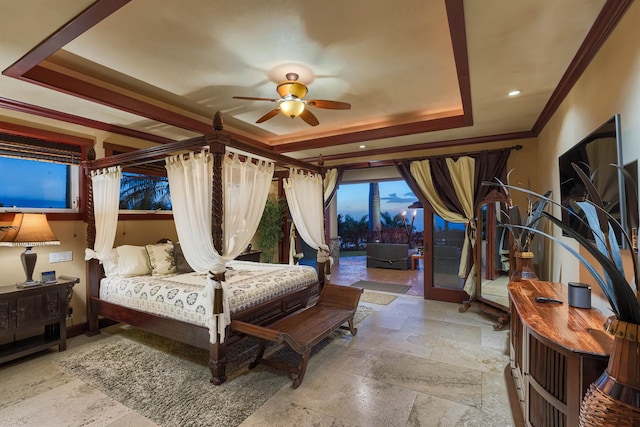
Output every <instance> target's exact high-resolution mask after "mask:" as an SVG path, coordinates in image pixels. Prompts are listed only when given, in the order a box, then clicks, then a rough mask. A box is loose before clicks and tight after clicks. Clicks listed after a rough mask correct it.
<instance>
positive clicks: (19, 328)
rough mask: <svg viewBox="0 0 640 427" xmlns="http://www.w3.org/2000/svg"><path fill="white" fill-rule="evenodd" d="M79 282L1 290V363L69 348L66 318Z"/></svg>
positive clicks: (62, 280)
mask: <svg viewBox="0 0 640 427" xmlns="http://www.w3.org/2000/svg"><path fill="white" fill-rule="evenodd" d="M78 281H79V280H78V279H77V278H71V277H61V278H60V279H59V280H58V282H57V283H54V284H42V285H37V286H34V287H30V288H24V289H18V288H17V287H16V285H11V286H3V287H0V363H4V362H7V361H9V360H13V359H16V358H18V357H22V356H25V355H27V354H31V353H35V352H37V351H41V350H44V349H47V348H49V347H52V346H55V345H57V346H58V347H59V350H60V351H63V350H65V349H66V348H67V328H66V317H67V308H68V306H69V299H70V297H71V292H72V290H73V285H75V284H76V283H78Z"/></svg>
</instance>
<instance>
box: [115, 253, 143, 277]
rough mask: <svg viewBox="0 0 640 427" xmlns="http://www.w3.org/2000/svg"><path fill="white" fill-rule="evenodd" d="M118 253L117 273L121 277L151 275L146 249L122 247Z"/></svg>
mask: <svg viewBox="0 0 640 427" xmlns="http://www.w3.org/2000/svg"><path fill="white" fill-rule="evenodd" d="M116 250H117V251H118V272H119V273H120V275H121V276H125V277H132V276H145V275H148V274H151V265H149V256H148V255H147V248H145V247H144V246H132V245H122V246H118V247H117V248H116Z"/></svg>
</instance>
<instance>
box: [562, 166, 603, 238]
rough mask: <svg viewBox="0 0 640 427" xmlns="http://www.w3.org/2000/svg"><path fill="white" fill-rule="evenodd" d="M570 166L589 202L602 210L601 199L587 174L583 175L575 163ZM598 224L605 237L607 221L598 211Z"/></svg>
mask: <svg viewBox="0 0 640 427" xmlns="http://www.w3.org/2000/svg"><path fill="white" fill-rule="evenodd" d="M571 166H572V167H573V169H574V170H575V171H576V173H577V174H578V177H579V178H580V180H581V181H582V183H583V184H584V186H585V188H586V189H587V192H588V193H589V200H591V201H592V202H593V204H594V205H596V206H599V207H601V208H602V209H603V210H604V203H602V197H600V193H599V192H598V189H597V188H596V187H595V185H593V182H592V178H589V177H588V176H587V174H585V173H584V171H583V170H582V169H580V167H579V166H578V165H576V164H575V163H571ZM594 175H595V173H594ZM598 223H599V224H598V225H599V226H600V229H601V230H602V233H603V234H604V235H605V236H606V235H608V234H609V221H607V219H606V217H605V215H604V214H603V213H602V211H600V210H598ZM593 225H594V224H591V228H593Z"/></svg>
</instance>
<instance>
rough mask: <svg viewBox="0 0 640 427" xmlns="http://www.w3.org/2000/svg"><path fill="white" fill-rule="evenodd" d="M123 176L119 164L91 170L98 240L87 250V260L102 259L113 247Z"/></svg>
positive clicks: (85, 257)
mask: <svg viewBox="0 0 640 427" xmlns="http://www.w3.org/2000/svg"><path fill="white" fill-rule="evenodd" d="M121 177H122V170H121V168H120V167H119V166H114V167H110V168H108V169H102V170H96V171H92V172H91V185H92V189H93V212H94V218H95V222H96V240H95V243H94V245H93V249H91V248H87V249H86V250H85V256H84V259H85V260H86V261H88V260H90V259H94V258H95V259H98V260H100V261H102V260H103V259H104V258H106V257H107V256H108V255H109V253H110V252H111V249H113V242H114V241H115V239H116V229H117V228H118V210H119V207H120V178H121Z"/></svg>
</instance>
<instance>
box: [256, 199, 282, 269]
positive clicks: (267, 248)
mask: <svg viewBox="0 0 640 427" xmlns="http://www.w3.org/2000/svg"><path fill="white" fill-rule="evenodd" d="M285 208H286V205H285V203H284V201H283V200H282V199H281V198H278V199H267V202H266V204H265V206H264V212H263V213H262V218H261V219H260V224H259V225H258V230H257V234H258V244H259V245H260V249H262V261H264V262H267V263H272V262H273V261H274V259H275V254H276V248H277V247H278V243H279V242H280V240H281V239H282V237H284V232H283V231H282V227H283V225H284V212H285Z"/></svg>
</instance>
